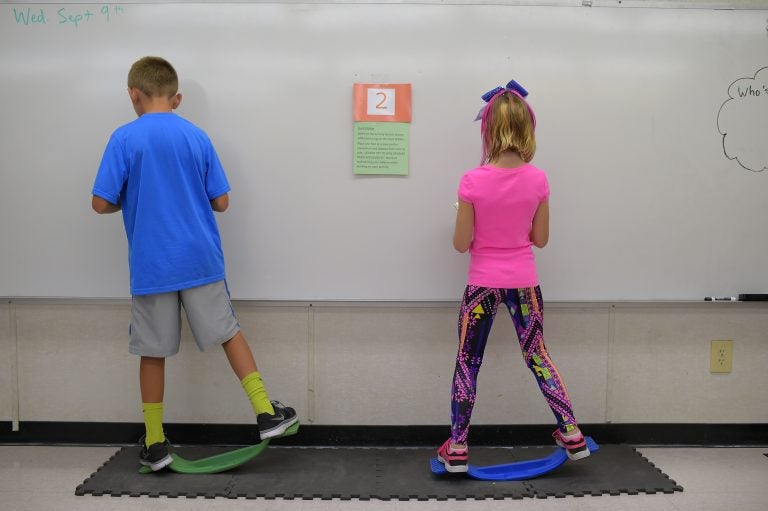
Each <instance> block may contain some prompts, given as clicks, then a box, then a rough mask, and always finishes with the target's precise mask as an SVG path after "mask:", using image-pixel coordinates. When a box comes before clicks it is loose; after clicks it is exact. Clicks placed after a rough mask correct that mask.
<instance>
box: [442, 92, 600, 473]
mask: <svg viewBox="0 0 768 511" xmlns="http://www.w3.org/2000/svg"><path fill="white" fill-rule="evenodd" d="M527 95H528V93H527V92H526V91H525V89H523V88H522V87H521V86H520V85H518V84H517V83H516V82H515V81H514V80H513V81H511V82H509V84H507V87H506V88H501V87H499V88H496V89H494V90H492V91H490V92H489V93H487V94H485V95H484V96H483V99H484V100H485V101H486V102H487V103H488V104H487V105H486V106H485V108H484V110H482V111H481V114H482V123H481V127H480V131H481V136H482V141H483V161H482V165H481V166H480V167H477V168H474V169H472V170H470V171H469V172H467V173H465V174H464V176H463V177H462V178H461V183H460V185H459V192H458V196H459V206H458V213H457V215H456V230H455V233H454V237H453V245H454V247H455V248H456V250H458V251H459V252H462V253H463V252H466V251H467V250H469V252H470V256H471V257H470V264H469V275H468V282H467V288H466V291H465V292H464V300H463V302H462V305H461V310H460V315H459V328H458V330H459V350H458V354H457V356H456V369H455V373H454V377H453V387H452V389H451V438H449V439H448V440H446V441H445V443H444V444H443V445H442V446H441V447H440V449H438V451H437V457H438V459H439V460H440V461H441V462H442V463H443V464H444V465H445V469H446V470H447V471H448V472H466V471H467V457H468V448H467V434H468V432H469V421H470V417H471V415H472V407H473V405H474V403H475V392H476V383H477V376H478V372H479V370H480V364H481V363H482V360H483V351H484V350H485V344H486V341H487V340H488V334H489V333H490V331H491V325H492V323H493V318H494V316H495V315H496V310H497V308H498V306H499V304H504V306H506V307H507V309H508V310H509V313H510V315H511V316H512V321H513V322H514V325H515V329H516V330H517V336H518V339H519V341H520V347H521V348H522V351H523V356H524V357H525V362H526V364H527V365H528V367H529V368H530V369H531V371H532V372H533V374H534V376H535V377H536V380H537V382H538V384H539V387H540V389H541V392H542V394H544V398H545V399H546V400H547V403H548V404H549V406H550V408H551V409H552V411H553V412H554V414H555V418H556V419H557V424H558V429H557V430H555V432H554V433H553V434H552V436H553V437H554V439H555V442H556V443H557V445H559V446H561V447H565V449H566V450H567V453H568V457H569V458H570V459H572V460H578V459H581V458H585V457H587V456H589V449H588V448H587V445H586V442H585V440H584V436H583V435H582V434H581V431H580V430H579V427H578V425H577V424H576V419H575V418H574V416H573V410H572V408H571V401H570V399H569V398H568V392H567V391H566V389H565V385H564V384H563V381H562V379H561V378H560V375H559V374H558V372H557V368H556V367H555V365H554V363H553V362H552V360H551V359H550V358H549V355H548V354H547V350H546V348H545V346H544V336H543V320H544V308H543V304H542V301H541V290H540V289H539V286H538V283H539V281H538V276H537V274H536V261H535V259H534V255H533V250H532V248H531V245H535V246H536V247H538V248H542V247H544V246H545V245H546V244H547V241H548V238H549V204H548V199H549V184H548V183H547V177H546V175H545V174H544V172H543V171H541V170H540V169H538V168H536V167H534V166H533V165H531V164H530V163H529V162H530V161H531V159H532V158H533V154H534V152H535V151H536V140H535V137H534V128H535V127H536V117H535V116H534V114H533V110H532V109H531V107H530V106H529V105H528V103H527V102H526V101H525V99H524V98H525V97H526V96H527ZM479 117H480V116H479Z"/></svg>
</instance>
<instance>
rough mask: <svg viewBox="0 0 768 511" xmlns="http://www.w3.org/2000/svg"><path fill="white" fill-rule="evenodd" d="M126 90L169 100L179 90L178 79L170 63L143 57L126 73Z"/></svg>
mask: <svg viewBox="0 0 768 511" xmlns="http://www.w3.org/2000/svg"><path fill="white" fill-rule="evenodd" d="M128 88H130V89H133V88H135V89H139V90H140V91H141V92H143V93H144V94H146V95H147V96H150V97H156V96H161V97H166V98H170V97H171V96H173V95H174V94H176V93H177V92H178V90H179V77H178V75H177V74H176V70H175V69H173V66H172V65H171V63H170V62H168V61H167V60H165V59H164V58H161V57H144V58H141V59H139V60H137V61H136V62H134V63H133V65H132V66H131V70H130V71H128Z"/></svg>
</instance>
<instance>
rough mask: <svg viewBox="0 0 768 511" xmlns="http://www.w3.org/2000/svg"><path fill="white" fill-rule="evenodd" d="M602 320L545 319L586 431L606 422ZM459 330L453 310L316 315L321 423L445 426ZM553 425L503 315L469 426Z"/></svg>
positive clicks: (592, 312) (572, 315)
mask: <svg viewBox="0 0 768 511" xmlns="http://www.w3.org/2000/svg"><path fill="white" fill-rule="evenodd" d="M608 318H609V313H608V311H607V310H596V309H587V310H584V311H582V310H563V309H550V310H549V311H548V312H547V318H546V320H545V324H546V326H545V332H546V335H547V339H548V341H547V343H548V349H549V350H550V352H551V354H552V356H553V358H555V361H556V363H557V364H558V367H559V369H560V371H561V373H562V375H563V377H564V378H565V380H566V382H568V383H567V384H568V385H569V387H570V393H571V397H572V399H573V401H574V406H575V407H576V412H577V418H578V419H579V420H581V421H583V422H602V421H603V420H604V417H605V381H606V378H607V375H606V367H607V359H606V357H607V339H608V337H607V336H608V322H609V321H608ZM457 322H458V314H457V310H456V309H455V308H453V307H446V308H437V309H429V308H417V307H414V308H412V309H400V308H398V309H394V308H393V309H386V308H380V309H362V308H360V309H354V308H352V309H348V310H342V309H325V310H324V309H317V310H316V311H315V346H316V347H315V350H316V352H315V360H316V367H315V374H316V379H315V381H316V387H315V398H316V405H315V406H316V415H317V419H318V422H319V423H321V424H333V423H338V424H448V423H449V422H450V387H451V378H452V376H453V368H454V361H455V356H456V349H457V333H456V329H457V327H456V325H457ZM553 421H554V417H553V416H552V413H551V411H550V409H549V407H548V406H547V405H546V401H545V400H544V399H543V397H542V396H541V393H540V391H539V389H538V386H537V385H536V382H535V380H534V378H533V376H532V374H531V373H530V371H529V370H528V369H527V367H525V364H524V361H523V358H522V355H521V352H520V347H519V343H518V341H517V336H516V334H515V332H514V328H513V326H512V322H511V320H510V319H509V315H508V313H507V312H506V311H505V310H504V311H502V312H501V313H500V314H499V315H498V316H497V318H496V322H495V324H494V329H493V331H492V333H491V337H490V339H489V341H488V346H487V348H486V356H485V359H484V363H483V367H482V369H481V371H480V377H479V380H478V398H477V404H476V407H475V414H474V417H473V423H474V424H510V423H511V424H531V423H533V424H538V423H549V422H553Z"/></svg>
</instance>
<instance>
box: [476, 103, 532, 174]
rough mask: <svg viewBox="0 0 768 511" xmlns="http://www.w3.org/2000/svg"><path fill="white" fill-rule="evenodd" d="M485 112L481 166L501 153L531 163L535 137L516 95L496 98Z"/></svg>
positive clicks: (524, 109)
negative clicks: (516, 155)
mask: <svg viewBox="0 0 768 511" xmlns="http://www.w3.org/2000/svg"><path fill="white" fill-rule="evenodd" d="M488 108H490V111H489V112H488V118H487V122H486V123H485V125H484V130H483V133H482V137H483V163H488V162H490V161H493V160H495V159H497V158H498V157H499V155H500V154H501V153H502V152H504V151H514V152H516V153H518V154H519V155H520V157H521V158H522V159H523V161H526V162H530V161H531V160H532V159H533V155H534V153H535V152H536V136H535V134H534V124H533V118H532V117H531V112H530V110H528V105H526V104H525V102H524V101H523V100H522V99H520V97H518V96H517V95H515V94H513V93H511V92H505V93H504V94H499V95H498V96H496V97H495V98H494V99H493V100H492V101H491V104H490V105H488Z"/></svg>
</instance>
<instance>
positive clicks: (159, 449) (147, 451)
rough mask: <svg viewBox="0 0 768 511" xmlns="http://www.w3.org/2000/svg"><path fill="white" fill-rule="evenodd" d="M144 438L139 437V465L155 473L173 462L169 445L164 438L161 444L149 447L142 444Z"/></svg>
mask: <svg viewBox="0 0 768 511" xmlns="http://www.w3.org/2000/svg"><path fill="white" fill-rule="evenodd" d="M144 438H145V437H141V440H139V443H140V444H141V452H140V453H139V463H141V464H142V465H145V466H147V467H149V468H151V469H152V471H153V472H157V471H158V470H160V469H161V468H164V467H167V466H168V465H170V464H171V463H172V462H173V458H172V457H171V443H170V442H169V441H168V439H167V438H166V439H165V441H163V442H157V443H154V444H152V445H150V446H149V447H147V446H146V445H145V444H144Z"/></svg>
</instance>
